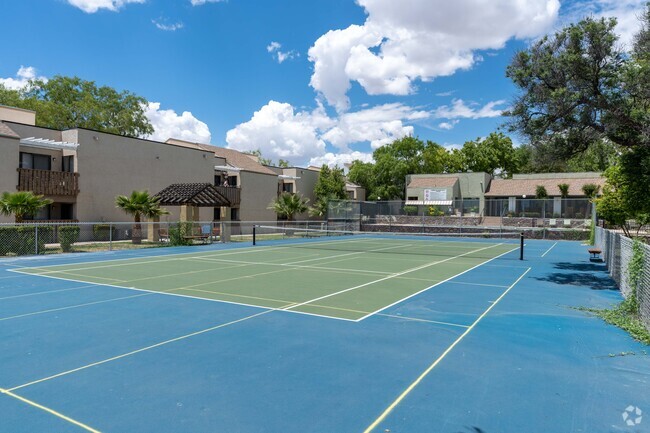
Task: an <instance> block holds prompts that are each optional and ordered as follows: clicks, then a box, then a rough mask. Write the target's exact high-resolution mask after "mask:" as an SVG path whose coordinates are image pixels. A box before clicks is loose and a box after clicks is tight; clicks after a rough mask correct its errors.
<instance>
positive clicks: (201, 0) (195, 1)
mask: <svg viewBox="0 0 650 433" xmlns="http://www.w3.org/2000/svg"><path fill="white" fill-rule="evenodd" d="M225 1H227V0H190V3H192V6H201V5H204V4H206V3H221V2H225Z"/></svg>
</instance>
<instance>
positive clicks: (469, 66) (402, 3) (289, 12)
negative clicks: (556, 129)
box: [0, 0, 646, 166]
mask: <svg viewBox="0 0 650 433" xmlns="http://www.w3.org/2000/svg"><path fill="white" fill-rule="evenodd" d="M645 1H646V0H572V1H559V0H491V1H485V0H453V1H450V0H399V1H396V0H356V1H355V0H4V1H3V7H2V9H3V15H4V16H5V17H10V18H11V19H6V18H5V19H4V20H3V26H2V29H1V30H0V34H2V40H3V41H5V42H4V43H3V46H2V48H1V53H0V83H2V84H4V85H5V86H6V87H10V88H16V89H18V88H20V87H22V86H24V85H25V84H26V83H27V81H28V80H29V79H30V78H36V77H38V78H44V79H48V78H50V77H53V76H55V75H64V76H78V77H81V78H83V79H85V80H91V81H95V82H96V83H97V84H98V85H107V86H111V87H114V88H115V89H117V90H120V91H121V90H129V91H131V92H133V93H136V94H138V95H140V96H143V97H144V98H146V99H147V100H148V101H149V104H148V106H147V107H146V114H147V116H148V118H149V120H150V121H151V123H152V125H153V126H154V129H155V132H154V134H153V135H152V136H149V137H147V138H150V139H154V140H160V141H165V140H167V139H168V138H171V137H173V138H179V139H184V140H188V141H193V142H201V143H211V144H214V145H217V146H224V147H229V148H232V149H236V150H241V151H248V150H256V149H259V150H261V152H262V155H263V156H264V157H266V158H271V159H273V160H274V161H277V160H278V159H280V158H282V159H285V160H288V161H289V162H290V163H291V164H293V165H301V166H306V165H310V164H311V165H321V164H324V163H326V164H329V165H334V164H338V165H339V166H343V165H344V164H346V163H349V162H351V161H352V160H354V159H360V160H363V161H371V160H372V151H373V150H374V149H376V148H378V147H381V146H383V145H385V144H387V143H390V142H392V141H394V140H396V139H399V138H402V137H404V136H407V135H412V136H416V137H419V138H420V139H422V140H431V141H434V142H436V143H438V144H441V145H444V146H446V147H460V146H462V144H463V143H464V142H465V141H468V140H475V139H478V138H481V137H485V136H487V135H488V134H489V133H491V132H495V131H497V130H499V128H500V127H501V126H502V125H503V123H504V121H505V119H504V117H502V116H501V112H502V111H503V110H505V109H507V108H508V106H509V103H510V101H512V99H513V97H514V96H515V95H516V91H517V90H516V89H515V87H514V86H513V85H512V83H511V82H510V80H509V79H508V78H506V76H505V71H506V68H507V66H508V64H509V62H510V60H511V59H512V57H513V55H514V53H516V52H517V51H518V50H522V49H525V48H526V47H527V46H529V45H530V44H531V43H532V42H534V41H535V40H537V39H538V38H540V37H542V36H543V35H545V34H552V33H553V32H555V31H557V30H558V29H560V28H562V27H563V26H564V25H566V24H568V23H571V22H577V21H578V20H580V19H581V18H583V17H585V16H588V15H590V16H594V17H616V18H617V19H618V22H619V24H618V27H617V33H618V34H619V35H620V43H621V44H622V45H624V46H625V45H626V44H627V45H629V42H630V41H631V38H632V36H633V34H634V33H635V32H636V31H637V30H638V28H639V25H640V21H639V19H638V18H639V16H640V14H641V11H642V10H643V7H644V4H645ZM512 138H513V141H514V142H515V143H516V144H519V143H520V142H521V139H520V138H518V137H515V136H513V137H512Z"/></svg>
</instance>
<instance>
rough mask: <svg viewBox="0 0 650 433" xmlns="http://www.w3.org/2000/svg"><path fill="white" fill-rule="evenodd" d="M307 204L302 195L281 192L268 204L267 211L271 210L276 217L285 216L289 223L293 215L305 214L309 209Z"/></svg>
mask: <svg viewBox="0 0 650 433" xmlns="http://www.w3.org/2000/svg"><path fill="white" fill-rule="evenodd" d="M307 203H309V199H308V198H304V197H303V196H302V195H298V194H292V193H290V192H283V193H282V194H280V195H279V196H278V198H276V199H275V200H273V201H272V202H271V204H269V207H268V208H267V209H272V210H274V211H275V213H277V214H278V216H285V217H287V220H288V221H291V220H293V216H294V215H295V214H297V213H303V212H306V211H307V209H309V207H308V206H307Z"/></svg>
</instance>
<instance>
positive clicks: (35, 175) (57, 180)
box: [16, 168, 79, 196]
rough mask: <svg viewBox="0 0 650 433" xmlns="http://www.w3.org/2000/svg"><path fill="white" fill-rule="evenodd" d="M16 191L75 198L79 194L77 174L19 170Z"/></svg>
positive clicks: (28, 169) (29, 169)
mask: <svg viewBox="0 0 650 433" xmlns="http://www.w3.org/2000/svg"><path fill="white" fill-rule="evenodd" d="M16 189H17V190H18V191H32V192H33V193H34V194H42V195H64V196H76V195H77V194H79V173H68V172H66V171H51V170H35V169H31V168H19V169H18V187H17V188H16Z"/></svg>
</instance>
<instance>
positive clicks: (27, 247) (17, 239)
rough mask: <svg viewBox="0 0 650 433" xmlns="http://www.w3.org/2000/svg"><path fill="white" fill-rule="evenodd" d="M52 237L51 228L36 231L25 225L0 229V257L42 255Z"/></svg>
mask: <svg viewBox="0 0 650 433" xmlns="http://www.w3.org/2000/svg"><path fill="white" fill-rule="evenodd" d="M53 235H54V228H53V227H38V229H36V227H35V226H27V225H25V226H9V227H0V256H6V255H17V256H23V255H30V254H43V253H44V252H45V244H46V243H47V242H51V241H52V239H53ZM37 238H38V246H37ZM37 247H38V248H37Z"/></svg>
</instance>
